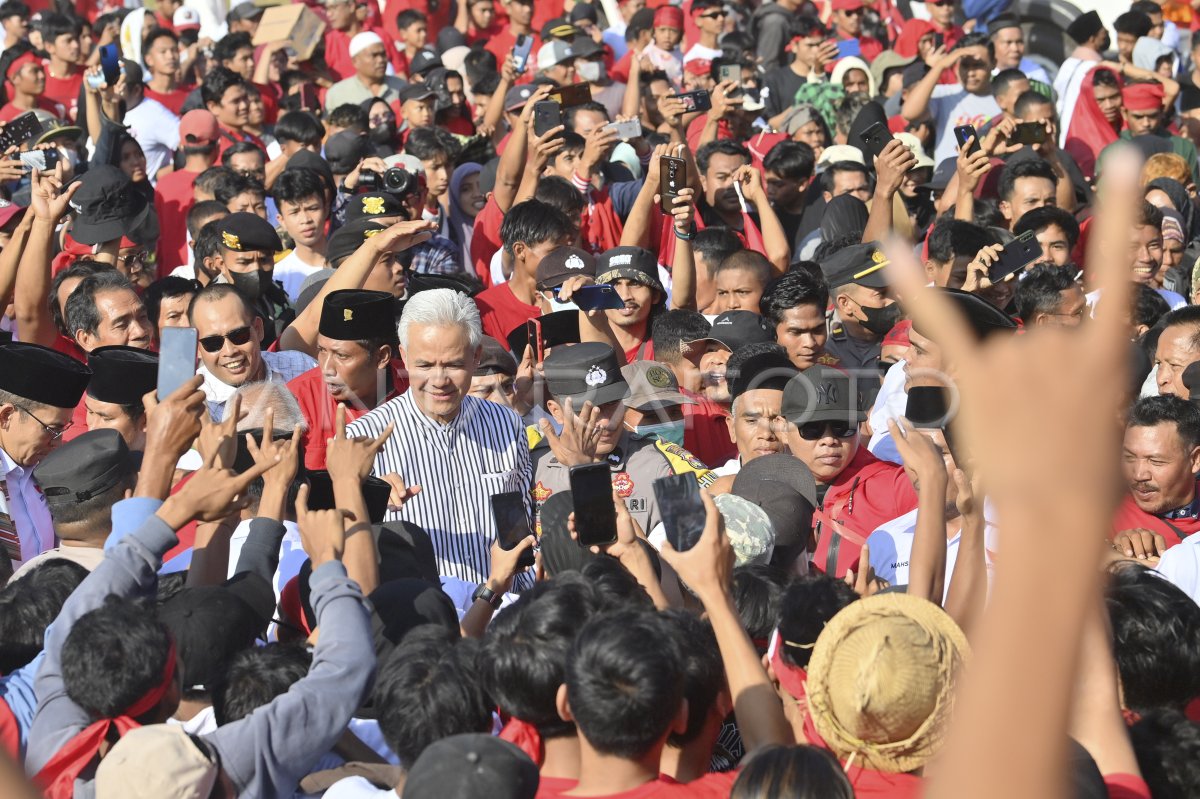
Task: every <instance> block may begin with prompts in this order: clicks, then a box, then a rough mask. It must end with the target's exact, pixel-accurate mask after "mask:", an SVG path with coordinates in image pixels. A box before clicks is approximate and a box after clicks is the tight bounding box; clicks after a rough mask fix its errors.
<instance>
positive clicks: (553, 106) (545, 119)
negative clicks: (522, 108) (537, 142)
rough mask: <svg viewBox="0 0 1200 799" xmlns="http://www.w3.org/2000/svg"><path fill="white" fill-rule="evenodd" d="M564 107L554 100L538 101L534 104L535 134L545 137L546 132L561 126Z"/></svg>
mask: <svg viewBox="0 0 1200 799" xmlns="http://www.w3.org/2000/svg"><path fill="white" fill-rule="evenodd" d="M562 123H563V122H562V106H561V105H559V104H558V103H557V102H556V101H554V100H538V101H537V102H536V103H534V104H533V132H534V134H535V135H537V136H545V135H546V132H547V131H549V130H553V129H554V128H557V127H558V126H559V125H561V124H562Z"/></svg>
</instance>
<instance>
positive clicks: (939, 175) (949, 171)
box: [921, 158, 958, 191]
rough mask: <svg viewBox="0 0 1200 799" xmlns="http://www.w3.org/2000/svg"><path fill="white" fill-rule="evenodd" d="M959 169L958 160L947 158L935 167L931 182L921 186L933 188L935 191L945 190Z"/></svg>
mask: <svg viewBox="0 0 1200 799" xmlns="http://www.w3.org/2000/svg"><path fill="white" fill-rule="evenodd" d="M957 169H958V161H957V160H956V159H955V158H946V159H943V160H942V161H941V163H939V164H938V165H937V166H936V167H934V168H933V175H932V177H930V178H929V182H928V183H925V184H924V185H923V186H922V187H921V188H923V189H932V190H933V191H945V189H946V187H947V186H949V185H950V178H952V177H954V173H955V171H957Z"/></svg>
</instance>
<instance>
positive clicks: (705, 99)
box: [675, 89, 712, 112]
mask: <svg viewBox="0 0 1200 799" xmlns="http://www.w3.org/2000/svg"><path fill="white" fill-rule="evenodd" d="M675 97H677V98H678V99H680V100H683V106H684V109H685V110H686V111H688V112H692V111H708V110H710V109H712V98H711V97H709V95H708V90H707V89H697V90H696V91H694V92H681V93H680V94H677V95H675Z"/></svg>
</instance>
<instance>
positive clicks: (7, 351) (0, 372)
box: [0, 341, 92, 408]
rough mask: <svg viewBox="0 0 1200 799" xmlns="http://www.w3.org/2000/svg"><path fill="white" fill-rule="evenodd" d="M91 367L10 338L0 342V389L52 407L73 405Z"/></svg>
mask: <svg viewBox="0 0 1200 799" xmlns="http://www.w3.org/2000/svg"><path fill="white" fill-rule="evenodd" d="M91 377H92V370H91V369H89V368H87V367H86V366H84V365H83V364H82V363H80V362H79V361H77V360H75V359H74V358H72V357H71V356H69V355H63V354H62V353H61V352H57V351H55V350H52V349H50V348H49V347H43V346H41V345H39V344H26V343H24V342H19V341H14V342H12V343H11V344H5V345H3V346H0V390H2V391H7V392H8V393H9V394H15V395H17V396H18V397H20V398H22V399H26V400H29V401H30V402H36V403H38V404H41V405H50V406H53V407H55V408H74V407H75V406H76V405H78V404H79V400H80V399H81V398H82V397H83V392H84V389H86V388H87V384H88V381H89V380H90V379H91Z"/></svg>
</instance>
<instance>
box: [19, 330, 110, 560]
mask: <svg viewBox="0 0 1200 799" xmlns="http://www.w3.org/2000/svg"><path fill="white" fill-rule="evenodd" d="M91 376H92V372H91V370H90V369H88V368H87V367H86V366H84V365H83V364H82V363H80V362H79V361H77V360H75V359H74V358H72V357H70V356H68V355H63V354H62V353H60V352H56V351H54V350H52V349H49V348H47V347H41V346H38V345H37V344H23V343H20V342H14V343H12V344H6V345H4V346H0V549H2V550H3V551H2V552H0V581H3V580H5V579H7V578H8V575H9V571H8V568H7V566H8V562H9V561H11V563H12V567H13V568H14V569H15V568H17V567H19V566H20V565H21V564H22V563H23V562H25V561H27V560H29V559H30V558H32V557H34V556H35V555H39V554H41V553H42V552H45V551H46V550H48V549H50V548H51V547H53V546H54V523H53V521H51V519H50V510H49V508H47V506H46V500H45V498H44V497H43V496H42V492H41V490H40V489H39V488H38V487H37V485H36V484H35V483H34V480H33V467H34V466H36V465H37V464H38V463H40V462H41V460H42V458H44V457H46V455H48V454H49V453H50V451H51V450H53V449H54V448H55V447H57V446H58V445H59V444H60V443H61V442H62V435H63V433H65V432H66V431H67V428H69V427H70V426H71V413H72V411H74V409H75V406H76V405H78V404H79V400H80V399H81V398H82V397H83V392H84V390H85V389H86V388H87V384H88V380H89V379H90V378H91Z"/></svg>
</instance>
